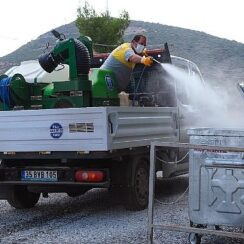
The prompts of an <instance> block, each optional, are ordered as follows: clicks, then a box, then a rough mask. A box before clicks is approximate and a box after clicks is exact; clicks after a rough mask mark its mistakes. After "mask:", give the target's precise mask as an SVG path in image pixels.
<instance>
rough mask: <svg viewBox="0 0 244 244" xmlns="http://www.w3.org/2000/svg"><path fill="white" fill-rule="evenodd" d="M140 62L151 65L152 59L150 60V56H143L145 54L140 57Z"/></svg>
mask: <svg viewBox="0 0 244 244" xmlns="http://www.w3.org/2000/svg"><path fill="white" fill-rule="evenodd" d="M141 63H142V64H144V65H145V66H151V65H152V63H153V60H152V58H151V57H145V56H143V57H142V58H141Z"/></svg>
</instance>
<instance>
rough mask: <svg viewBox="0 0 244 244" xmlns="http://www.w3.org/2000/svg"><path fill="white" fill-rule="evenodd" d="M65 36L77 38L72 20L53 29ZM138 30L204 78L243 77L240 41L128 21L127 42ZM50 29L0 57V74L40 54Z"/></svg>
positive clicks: (152, 45) (153, 45) (243, 56)
mask: <svg viewBox="0 0 244 244" xmlns="http://www.w3.org/2000/svg"><path fill="white" fill-rule="evenodd" d="M56 30H58V31H59V32H61V33H64V34H65V36H66V37H67V38H70V37H78V36H79V31H78V29H77V27H76V26H75V22H71V23H69V24H66V25H63V26H60V27H58V28H56ZM138 33H142V34H145V35H146V36H147V37H148V46H149V47H150V48H149V49H151V48H162V47H163V44H164V43H165V42H167V43H168V45H169V49H170V53H171V54H172V55H175V56H180V57H183V58H186V59H189V60H191V61H193V62H194V63H196V64H197V65H198V67H199V68H200V70H201V71H202V73H203V76H204V78H206V79H208V80H213V81H218V82H222V81H223V82H230V81H231V82H238V81H241V80H244V44H242V43H240V42H237V41H234V40H228V39H225V38H220V37H216V36H213V35H210V34H207V33H205V32H202V31H196V30H189V29H185V28H180V27H176V26H169V25H162V24H159V23H150V22H144V21H136V20H132V21H131V23H130V25H129V27H128V28H127V29H126V31H125V34H124V40H125V41H130V40H131V38H132V37H133V35H135V34H138ZM55 41H56V39H55V38H54V37H53V36H52V34H51V33H50V32H46V33H44V34H42V35H40V36H39V37H38V38H37V39H35V40H32V41H30V42H28V43H26V44H25V45H23V46H21V47H20V48H18V49H17V50H15V51H14V52H12V53H10V54H8V55H6V56H3V57H1V58H0V73H3V72H4V71H6V70H7V69H8V68H10V67H11V66H13V65H17V64H19V63H20V62H21V61H25V60H30V59H37V58H38V56H39V55H40V54H41V53H43V51H44V50H45V47H46V43H49V46H53V45H54V44H55Z"/></svg>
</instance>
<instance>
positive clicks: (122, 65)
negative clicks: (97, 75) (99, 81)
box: [101, 43, 135, 91]
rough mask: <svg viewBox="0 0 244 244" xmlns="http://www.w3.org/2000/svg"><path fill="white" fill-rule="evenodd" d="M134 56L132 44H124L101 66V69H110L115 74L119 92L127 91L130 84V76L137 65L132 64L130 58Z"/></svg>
mask: <svg viewBox="0 0 244 244" xmlns="http://www.w3.org/2000/svg"><path fill="white" fill-rule="evenodd" d="M134 54H135V52H134V51H133V49H132V47H131V44H130V43H124V44H122V45H120V46H118V47H117V48H116V49H114V50H113V51H112V53H111V54H110V55H109V56H108V58H107V59H106V61H105V62H104V64H103V65H102V66H101V69H108V70H111V71H113V72H114V74H115V77H116V80H117V82H118V89H119V91H123V90H125V89H126V87H127V86H128V84H129V82H130V76H131V73H132V70H133V68H134V66H135V64H134V63H132V62H130V61H129V58H130V57H131V56H132V55H134Z"/></svg>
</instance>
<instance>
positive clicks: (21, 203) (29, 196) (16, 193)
mask: <svg viewBox="0 0 244 244" xmlns="http://www.w3.org/2000/svg"><path fill="white" fill-rule="evenodd" d="M39 198H40V193H34V192H30V191H28V189H27V187H26V186H14V187H13V188H12V190H11V192H10V194H9V197H8V199H7V201H8V203H9V204H10V205H11V206H12V207H14V208H16V209H24V208H32V207H34V206H35V205H36V204H37V202H38V200H39Z"/></svg>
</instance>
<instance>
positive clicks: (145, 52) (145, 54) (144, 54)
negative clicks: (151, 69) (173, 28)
mask: <svg viewBox="0 0 244 244" xmlns="http://www.w3.org/2000/svg"><path fill="white" fill-rule="evenodd" d="M142 55H143V56H145V57H148V54H147V49H146V48H144V49H143V52H142Z"/></svg>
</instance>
